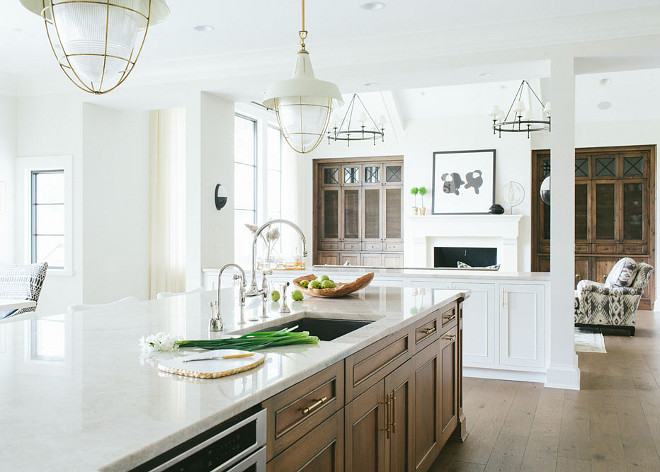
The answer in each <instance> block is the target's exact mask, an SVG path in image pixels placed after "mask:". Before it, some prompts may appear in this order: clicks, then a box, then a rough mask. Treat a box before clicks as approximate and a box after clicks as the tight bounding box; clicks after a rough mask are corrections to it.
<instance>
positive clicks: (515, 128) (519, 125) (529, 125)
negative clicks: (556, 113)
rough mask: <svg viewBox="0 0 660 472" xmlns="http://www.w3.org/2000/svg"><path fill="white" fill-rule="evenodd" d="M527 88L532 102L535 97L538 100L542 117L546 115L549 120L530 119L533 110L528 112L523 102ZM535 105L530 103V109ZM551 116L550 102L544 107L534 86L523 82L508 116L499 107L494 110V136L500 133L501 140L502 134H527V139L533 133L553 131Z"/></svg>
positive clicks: (507, 113)
mask: <svg viewBox="0 0 660 472" xmlns="http://www.w3.org/2000/svg"><path fill="white" fill-rule="evenodd" d="M525 86H526V87H527V89H528V90H529V91H530V92H531V95H530V101H532V100H531V98H532V96H533V97H534V98H535V99H536V102H538V103H539V105H540V106H541V115H542V114H543V113H545V115H546V116H547V119H545V120H544V119H536V120H535V119H531V118H530V115H529V112H531V110H529V111H528V110H527V108H526V107H525V104H524V103H523V101H522V97H523V93H524V90H525ZM533 104H534V102H532V103H530V108H532V105H533ZM550 114H551V108H550V102H546V104H545V105H544V104H543V102H542V101H541V99H540V98H539V96H538V95H537V94H536V92H534V89H533V88H532V86H531V85H529V82H527V81H526V80H523V81H522V82H521V84H520V87H518V91H517V92H516V95H515V96H514V97H513V101H512V102H511V106H510V107H509V110H508V111H507V112H506V115H505V114H504V112H503V111H502V110H500V108H499V107H498V106H497V105H495V107H494V108H493V112H492V115H493V134H498V133H499V137H500V138H501V137H502V133H527V137H528V138H529V135H530V134H531V133H532V132H533V131H545V130H548V131H551V129H550V128H551V119H550Z"/></svg>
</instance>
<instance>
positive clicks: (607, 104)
mask: <svg viewBox="0 0 660 472" xmlns="http://www.w3.org/2000/svg"><path fill="white" fill-rule="evenodd" d="M596 106H597V107H598V109H599V110H609V109H610V108H612V103H611V102H608V101H604V102H600V103H599V104H598V105H596Z"/></svg>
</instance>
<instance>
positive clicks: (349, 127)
mask: <svg viewBox="0 0 660 472" xmlns="http://www.w3.org/2000/svg"><path fill="white" fill-rule="evenodd" d="M355 99H357V101H358V102H359V105H360V106H362V109H363V110H364V112H363V115H364V116H363V117H361V118H360V120H359V121H360V124H359V128H358V127H353V125H354V121H353V112H354V111H355V103H356V101H355ZM367 117H369V121H370V123H368V122H367V119H366V118H367ZM367 125H369V127H367ZM331 128H332V129H331V130H330V131H328V144H329V143H330V141H346V143H347V144H348V145H349V146H350V145H351V141H370V140H373V142H374V146H375V145H376V139H377V138H379V137H380V139H381V142H384V141H385V128H384V126H383V124H382V123H381V124H380V126H379V125H378V124H376V120H374V119H373V117H372V116H371V113H369V110H367V107H366V106H365V105H364V103H363V102H362V99H361V98H360V97H359V96H358V94H357V93H355V94H353V98H351V101H350V103H349V104H348V108H347V109H346V113H345V114H344V118H342V120H341V123H340V124H339V126H337V124H336V123H335V124H334V125H333V126H332V127H331Z"/></svg>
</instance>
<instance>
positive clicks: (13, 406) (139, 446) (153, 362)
mask: <svg viewBox="0 0 660 472" xmlns="http://www.w3.org/2000/svg"><path fill="white" fill-rule="evenodd" d="M233 290H234V289H233V288H227V289H223V297H222V307H221V309H222V315H223V320H224V322H225V331H226V332H228V333H231V332H233V333H238V332H251V331H254V330H256V328H257V327H258V328H259V329H261V328H266V327H268V326H272V325H275V324H279V323H282V322H285V321H288V320H292V319H297V318H300V317H302V316H312V317H332V318H346V319H361V320H365V319H366V320H372V321H374V322H373V323H371V324H369V325H367V326H365V327H363V328H360V329H359V330H356V331H354V332H352V333H349V334H347V335H345V336H342V337H340V338H337V339H336V340H334V341H321V342H319V344H318V345H300V346H284V347H280V348H274V349H271V350H265V351H261V352H263V353H265V354H266V361H265V363H264V364H263V365H262V366H260V367H258V368H257V369H255V370H252V371H248V372H245V373H242V374H237V375H234V376H230V377H226V378H221V379H209V380H202V379H193V378H189V377H181V376H177V375H172V374H166V373H163V372H159V371H158V369H157V364H158V360H159V359H164V358H170V357H172V356H177V355H181V353H157V354H156V355H152V356H146V355H144V354H143V353H142V351H141V349H140V347H139V344H138V341H139V338H140V337H142V336H147V335H149V334H153V333H157V332H160V331H165V332H169V333H172V334H179V335H182V336H183V337H184V338H186V339H205V338H208V336H209V333H208V319H209V315H210V308H209V302H210V301H211V300H212V299H214V292H210V291H209V292H202V293H194V294H189V295H181V296H176V297H172V298H165V299H161V300H151V301H148V302H134V303H128V304H123V305H121V306H114V307H112V308H106V309H102V308H101V309H94V310H90V311H82V312H74V313H67V314H63V315H54V316H47V317H38V316H36V315H34V314H25V315H18V316H19V317H21V318H18V319H13V320H6V321H5V322H3V323H0V391H1V392H2V402H1V403H0V422H1V423H2V425H3V426H2V428H1V429H0V457H2V466H3V468H6V469H7V470H22V471H29V470H44V469H48V470H53V471H56V470H62V471H72V470H97V469H100V470H107V471H117V470H126V469H129V468H131V467H134V466H136V465H138V464H140V463H142V462H144V461H146V460H148V459H149V458H152V457H154V456H156V455H158V454H160V453H161V452H164V451H166V450H168V449H170V448H171V447H173V446H175V445H176V444H179V443H181V442H182V441H185V440H187V439H189V438H191V437H193V436H195V435H196V434H198V433H200V432H202V431H204V430H206V429H208V428H209V427H211V426H213V425H215V424H218V423H220V422H222V421H224V420H226V419H228V418H231V417H232V416H234V415H236V414H237V413H239V412H241V411H244V410H245V409H247V408H250V407H252V406H254V405H257V404H259V403H260V402H262V401H263V400H265V399H267V398H269V397H271V396H272V395H274V394H276V393H278V392H280V391H282V390H284V389H286V388H288V387H290V386H292V385H294V384H295V383H297V382H299V381H301V380H303V379H304V378H306V377H308V376H310V375H312V374H313V373H315V372H318V371H320V370H322V369H323V368H325V367H327V366H329V365H331V364H333V363H335V362H337V361H339V360H341V359H343V358H345V357H346V356H348V355H350V354H352V353H354V352H356V351H358V350H360V349H362V348H364V347H366V346H367V345H369V344H371V343H373V342H375V341H377V340H379V339H381V338H383V337H385V336H387V335H388V334H391V333H393V332H395V331H397V330H399V329H401V328H403V327H404V326H407V325H409V324H410V323H413V322H415V321H416V320H417V319H419V318H420V317H422V316H424V315H426V314H427V313H430V312H431V311H432V309H433V307H434V306H439V305H443V304H446V303H449V302H451V301H453V300H455V299H457V298H459V297H461V296H466V295H467V294H466V293H464V292H462V291H457V290H432V291H427V294H426V295H425V296H424V297H419V296H418V293H417V291H416V290H415V289H411V288H392V287H368V288H367V289H365V290H363V291H361V292H358V293H357V294H354V295H352V296H349V297H345V298H342V299H316V298H311V297H308V298H306V299H305V300H303V301H301V302H293V303H291V304H290V306H291V314H288V315H285V316H280V314H279V313H278V311H277V310H278V308H279V305H277V304H269V305H268V308H269V314H268V316H269V318H268V319H267V320H266V321H265V322H263V320H261V319H259V318H260V316H261V300H260V299H259V298H258V297H254V298H250V299H248V303H247V306H246V307H245V309H244V312H243V314H244V318H245V319H246V320H250V319H258V321H247V322H246V324H243V325H241V324H239V320H240V310H239V307H237V306H236V297H235V296H234V294H233V293H232V291H233ZM188 352H189V351H188Z"/></svg>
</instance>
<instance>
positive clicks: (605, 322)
mask: <svg viewBox="0 0 660 472" xmlns="http://www.w3.org/2000/svg"><path fill="white" fill-rule="evenodd" d="M652 273H653V267H652V266H650V265H648V264H645V263H640V264H637V263H635V261H634V260H633V259H631V258H629V257H626V258H623V259H621V260H619V261H618V262H617V263H616V264H615V265H614V267H613V268H612V270H611V271H610V273H609V275H608V276H607V280H605V283H604V284H601V283H598V282H592V281H591V280H581V281H580V283H578V286H577V290H576V291H575V325H576V326H596V327H601V328H621V329H625V330H627V331H628V332H629V334H630V335H631V336H634V335H635V318H636V316H637V307H638V306H639V301H640V299H641V298H642V293H643V292H644V289H645V288H646V286H647V285H648V283H649V280H650V278H651V274H652Z"/></svg>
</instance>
